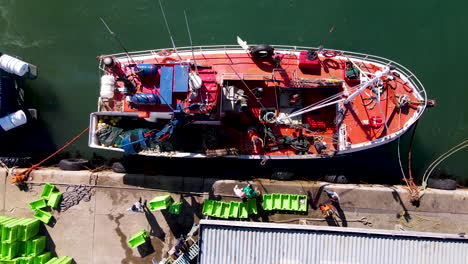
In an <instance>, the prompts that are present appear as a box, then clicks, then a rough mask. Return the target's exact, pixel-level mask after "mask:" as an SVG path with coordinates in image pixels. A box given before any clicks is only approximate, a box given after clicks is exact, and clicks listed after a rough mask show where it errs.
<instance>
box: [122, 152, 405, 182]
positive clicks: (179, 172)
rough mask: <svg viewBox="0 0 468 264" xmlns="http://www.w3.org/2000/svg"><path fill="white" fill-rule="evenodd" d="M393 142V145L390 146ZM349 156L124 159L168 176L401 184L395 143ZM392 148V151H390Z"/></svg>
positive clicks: (132, 166)
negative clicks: (288, 176)
mask: <svg viewBox="0 0 468 264" xmlns="http://www.w3.org/2000/svg"><path fill="white" fill-rule="evenodd" d="M387 145H390V146H387ZM387 145H384V146H382V147H378V148H377V149H370V150H366V151H361V152H357V153H353V154H350V155H347V156H337V157H332V158H323V159H308V160H267V162H266V164H264V165H261V164H260V162H261V160H240V159H230V158H205V159H187V158H157V157H148V156H140V155H128V156H124V157H123V158H122V160H121V161H122V163H123V164H124V167H125V169H126V170H127V172H128V173H140V174H147V175H151V174H159V175H166V176H171V175H173V176H184V177H205V178H218V179H239V180H251V179H252V178H271V179H275V178H274V172H279V171H281V172H292V173H293V175H294V176H293V178H292V179H300V180H321V179H323V177H324V176H326V175H345V176H346V177H347V178H349V179H352V180H353V182H355V183H378V184H401V183H402V177H401V170H400V167H399V164H398V157H397V156H396V155H394V153H393V152H391V151H390V150H391V149H392V148H393V147H394V145H393V144H387ZM387 150H388V151H387Z"/></svg>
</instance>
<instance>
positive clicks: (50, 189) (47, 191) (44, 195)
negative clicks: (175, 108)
mask: <svg viewBox="0 0 468 264" xmlns="http://www.w3.org/2000/svg"><path fill="white" fill-rule="evenodd" d="M54 190H55V185H53V184H48V183H46V184H45V185H44V189H42V193H41V198H43V199H45V200H49V197H50V195H51V194H52V192H53V191H54Z"/></svg>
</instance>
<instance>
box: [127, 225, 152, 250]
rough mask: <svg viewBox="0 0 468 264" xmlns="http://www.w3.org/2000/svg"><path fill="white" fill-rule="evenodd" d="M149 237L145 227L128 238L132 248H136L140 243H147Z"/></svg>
mask: <svg viewBox="0 0 468 264" xmlns="http://www.w3.org/2000/svg"><path fill="white" fill-rule="evenodd" d="M148 238H149V234H148V232H147V231H146V230H144V229H143V230H141V231H140V232H138V233H136V234H135V235H133V236H132V237H131V238H130V239H129V240H128V244H129V245H130V247H131V248H135V247H138V246H139V245H141V244H143V243H145V242H146V240H147V239H148Z"/></svg>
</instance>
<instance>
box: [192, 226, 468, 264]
mask: <svg viewBox="0 0 468 264" xmlns="http://www.w3.org/2000/svg"><path fill="white" fill-rule="evenodd" d="M199 243H200V253H199V258H198V263H199V264H214V263H216V264H224V263H226V264H227V263H229V264H234V263H242V264H250V263H252V264H302V263H317V264H351V263H353V264H354V263H356V264H366V263H369V264H376V263H379V264H380V263H383V264H386V263H388V264H395V263H398V264H403V263H408V264H418V263H424V264H426V263H427V264H432V263H444V264H446V263H451V264H452V263H460V264H466V263H468V239H466V238H462V237H459V236H456V235H451V234H440V233H421V232H407V231H404V232H402V231H391V230H377V229H359V228H340V227H324V226H308V225H292V224H274V223H252V222H234V221H215V220H201V221H200V240H199Z"/></svg>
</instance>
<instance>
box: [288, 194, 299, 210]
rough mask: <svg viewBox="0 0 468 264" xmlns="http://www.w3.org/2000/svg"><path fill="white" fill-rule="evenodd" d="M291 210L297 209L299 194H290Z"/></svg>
mask: <svg viewBox="0 0 468 264" xmlns="http://www.w3.org/2000/svg"><path fill="white" fill-rule="evenodd" d="M290 207H291V210H292V211H299V209H300V208H299V195H297V194H291V206H290Z"/></svg>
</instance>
